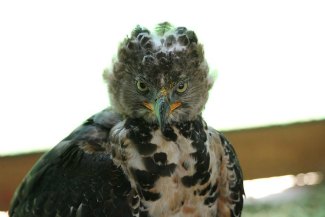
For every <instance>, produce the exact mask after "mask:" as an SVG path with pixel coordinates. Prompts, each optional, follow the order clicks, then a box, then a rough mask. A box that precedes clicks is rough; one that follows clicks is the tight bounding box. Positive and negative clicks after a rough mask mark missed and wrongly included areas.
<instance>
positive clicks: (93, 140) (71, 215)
mask: <svg viewBox="0 0 325 217" xmlns="http://www.w3.org/2000/svg"><path fill="white" fill-rule="evenodd" d="M120 120H121V117H120V116H119V115H118V114H117V113H114V112H113V111H111V110H109V109H107V110H104V111H102V112H100V113H98V114H96V115H94V116H93V117H91V118H89V119H88V120H87V121H86V122H85V123H84V124H83V125H81V126H80V127H79V128H77V129H76V130H75V131H74V132H72V133H71V134H70V135H69V136H68V137H67V138H65V139H64V140H63V141H61V142H60V143H59V144H58V145H57V146H56V147H54V148H53V149H52V150H50V151H49V152H48V153H46V154H44V155H43V156H42V157H41V158H40V159H39V160H38V162H37V163H36V164H35V165H34V167H33V168H32V169H31V171H30V172H29V173H28V174H27V175H26V177H25V178H24V180H23V182H22V183H21V185H20V186H19V188H18V189H17V190H16V192H15V195H14V197H13V200H12V203H11V207H10V211H9V214H10V216H11V217H59V216H60V217H84V216H85V217H120V216H131V214H130V213H131V212H130V208H129V206H128V203H127V195H128V193H129V191H130V184H129V182H128V180H127V179H126V177H125V176H124V174H123V172H122V170H121V169H119V168H117V167H116V166H115V165H114V164H113V161H112V159H111V155H110V153H109V150H108V151H107V150H105V149H104V147H103V145H109V141H108V137H109V136H108V135H109V132H110V129H111V128H112V127H113V126H114V125H115V124H116V123H118V122H119V121H120Z"/></svg>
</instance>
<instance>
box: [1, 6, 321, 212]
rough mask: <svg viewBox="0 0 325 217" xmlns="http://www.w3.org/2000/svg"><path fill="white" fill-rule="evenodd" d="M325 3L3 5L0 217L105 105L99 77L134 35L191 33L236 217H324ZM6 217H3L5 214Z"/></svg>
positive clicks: (104, 96)
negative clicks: (241, 193) (141, 31)
mask: <svg viewBox="0 0 325 217" xmlns="http://www.w3.org/2000/svg"><path fill="white" fill-rule="evenodd" d="M324 11H325V2H323V1H321V0H319V1H317V0H312V1H310V0H298V1H297V0H295V1H294V0H274V1H258V0H248V1H239V0H234V1H227V0H224V1H204V2H200V1H194V0H193V1H189V0H188V1H172V0H165V1H160V2H158V1H149V0H148V1H145V0H138V1H127V0H120V1H115V2H114V3H113V2H110V1H91V2H90V1H63V0H62V1H61V0H59V1H53V2H49V1H40V0H31V1H22V0H14V1H1V2H0V99H1V106H0V120H1V124H0V132H1V134H0V177H1V178H0V211H6V210H8V206H9V201H10V199H11V197H12V194H13V192H14V190H15V188H16V187H17V185H18V184H19V182H20V181H21V179H22V178H23V177H24V175H25V174H26V172H27V171H28V170H29V169H30V168H31V166H32V165H33V164H34V163H35V161H36V160H37V159H38V158H39V156H40V155H41V154H42V153H44V151H46V150H49V149H50V148H52V147H53V146H54V145H56V144H57V143H58V142H59V141H60V140H61V139H63V138H64V137H65V136H67V135H68V134H69V133H70V132H71V131H72V130H73V129H75V128H76V127H77V126H78V125H79V124H80V123H82V122H83V120H85V119H86V118H87V117H89V116H91V115H92V114H94V113H96V112H98V111H100V110H102V109H103V108H105V107H107V106H108V105H109V101H108V97H107V90H106V89H107V88H106V86H105V84H104V82H103V81H102V77H101V76H102V72H103V69H104V68H106V67H109V66H110V63H111V59H112V58H114V55H115V53H116V50H117V47H118V43H119V42H120V41H121V40H122V39H123V38H125V37H126V36H127V35H128V34H130V32H131V30H132V29H133V28H134V27H135V26H136V25H137V24H141V25H143V26H146V27H148V28H149V29H152V28H153V27H154V26H155V25H156V24H157V23H160V22H163V21H170V22H171V23H172V24H174V25H175V26H186V27H188V28H189V29H193V30H194V31H195V32H196V33H197V36H198V38H199V41H200V42H201V43H203V44H204V47H205V53H206V58H207V60H208V62H209V64H210V68H211V72H212V73H213V74H214V75H215V76H216V82H215V85H214V87H213V89H212V90H211V93H210V98H209V102H208V104H207V106H206V109H205V111H204V114H203V115H204V117H205V119H206V121H207V122H208V124H209V125H211V126H213V127H215V128H216V129H218V130H221V131H224V132H225V134H226V136H228V138H229V139H230V140H231V142H232V143H233V144H234V146H235V148H236V150H237V153H238V155H239V159H240V161H241V165H242V168H243V171H244V175H245V179H246V181H245V189H246V201H245V211H244V215H243V216H272V217H274V216H325V206H324V205H323V204H325V197H324V195H325V185H324V184H323V176H324V171H325V100H324V94H325V85H324V82H325V40H324V38H325V29H324V25H325V13H324ZM0 216H1V212H0Z"/></svg>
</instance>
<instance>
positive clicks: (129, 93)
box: [10, 23, 244, 217]
mask: <svg viewBox="0 0 325 217" xmlns="http://www.w3.org/2000/svg"><path fill="white" fill-rule="evenodd" d="M208 72H209V69H208V65H207V63H206V61H205V58H204V53H203V46H202V45H201V44H200V43H199V42H198V39H197V37H196V35H195V33H194V32H193V31H190V30H187V29H186V28H185V27H178V28H174V27H172V26H170V25H169V24H168V23H163V24H161V25H159V26H158V28H157V30H156V32H152V33H151V32H150V31H148V30H147V29H145V28H141V27H137V28H135V30H134V31H133V32H132V34H131V35H130V37H127V38H126V39H125V40H124V41H123V42H122V43H121V45H120V47H119V50H118V55H117V59H116V60H114V62H113V67H112V69H111V70H109V71H106V72H105V73H104V78H105V80H106V81H107V82H108V87H109V95H110V99H111V103H112V107H111V108H110V109H107V110H104V111H102V112H100V113H98V114H97V115H95V116H93V117H91V118H90V119H88V120H87V121H86V122H85V123H84V124H83V125H82V126H80V127H79V128H77V129H76V130H75V131H74V132H73V133H72V134H71V135H70V136H68V137H67V138H66V139H64V140H63V141H62V142H61V143H59V145H58V146H56V147H55V148H54V149H53V150H51V151H50V152H48V153H47V154H45V156H44V157H43V158H42V159H41V160H40V161H39V162H38V163H37V164H36V165H35V166H34V167H33V169H32V170H31V172H30V173H29V174H28V175H27V176H26V178H25V179H24V181H23V183H22V184H21V186H20V188H19V189H18V190H17V192H16V194H15V197H14V199H13V202H12V207H11V210H10V215H11V216H12V217H19V216H27V217H28V216H31V217H32V216H35V217H38V216H42V217H47V216H71V217H74V216H76V217H81V216H88V217H91V216H97V217H102V216H103V217H113V216H126V217H128V216H141V217H144V216H151V217H158V216H159V217H160V216H166V217H167V216H168V217H183V216H184V217H185V216H193V217H196V216H201V217H205V216H206V217H210V216H211V217H212V216H214V217H216V216H218V217H228V216H229V217H237V216H240V215H241V210H242V207H243V194H244V189H243V176H242V172H241V169H240V165H239V162H238V159H237V157H236V154H235V151H234V149H233V147H232V145H231V144H230V143H229V142H228V141H227V140H226V138H225V137H224V135H222V134H221V133H219V132H218V131H216V130H214V129H212V128H210V127H208V125H207V124H206V122H205V121H204V120H203V119H202V117H201V112H202V110H203V108H204V106H205V103H206V101H207V100H208V91H209V89H210V88H211V86H212V83H213V81H212V79H210V77H209V73H208ZM71 180H74V182H73V184H72V181H71ZM62 189H64V190H63V191H62ZM71 195H73V196H71Z"/></svg>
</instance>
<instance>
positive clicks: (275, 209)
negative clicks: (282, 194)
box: [243, 184, 325, 217]
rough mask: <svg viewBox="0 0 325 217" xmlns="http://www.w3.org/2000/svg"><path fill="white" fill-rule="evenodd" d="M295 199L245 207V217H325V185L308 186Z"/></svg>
mask: <svg viewBox="0 0 325 217" xmlns="http://www.w3.org/2000/svg"><path fill="white" fill-rule="evenodd" d="M300 190H301V191H302V192H301V194H299V195H297V196H296V197H295V198H293V199H289V200H285V199H282V200H281V198H279V200H278V201H270V202H259V203H254V204H248V205H245V207H244V211H243V217H260V216H263V217H305V216H306V217H310V216H312V217H324V216H325V206H324V204H325V184H322V185H318V186H307V187H303V188H302V189H300Z"/></svg>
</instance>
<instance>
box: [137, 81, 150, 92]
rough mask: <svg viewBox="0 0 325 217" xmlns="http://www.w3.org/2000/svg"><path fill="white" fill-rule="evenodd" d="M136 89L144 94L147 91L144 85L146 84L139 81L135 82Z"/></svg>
mask: <svg viewBox="0 0 325 217" xmlns="http://www.w3.org/2000/svg"><path fill="white" fill-rule="evenodd" d="M137 88H138V89H139V90H140V91H141V92H145V91H147V90H148V86H147V85H146V83H144V82H141V81H137Z"/></svg>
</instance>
